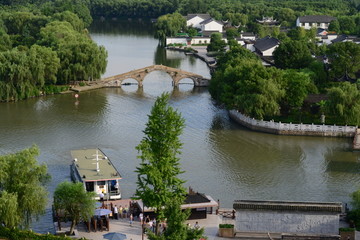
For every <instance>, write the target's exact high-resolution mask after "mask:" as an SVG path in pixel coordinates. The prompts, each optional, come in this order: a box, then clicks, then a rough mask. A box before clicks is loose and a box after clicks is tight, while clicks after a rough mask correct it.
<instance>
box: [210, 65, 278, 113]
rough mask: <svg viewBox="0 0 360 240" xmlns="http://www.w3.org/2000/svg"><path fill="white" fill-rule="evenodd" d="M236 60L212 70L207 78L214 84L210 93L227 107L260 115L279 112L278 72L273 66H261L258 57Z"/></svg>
mask: <svg viewBox="0 0 360 240" xmlns="http://www.w3.org/2000/svg"><path fill="white" fill-rule="evenodd" d="M236 62H237V63H238V64H236V65H235V66H231V64H228V65H226V67H224V68H221V69H224V70H222V71H216V73H215V75H214V76H213V78H212V80H211V81H214V85H216V86H217V90H216V91H214V89H215V88H214V86H212V87H211V89H212V91H210V93H211V94H212V96H213V97H214V98H216V99H217V100H218V101H220V102H222V103H224V104H225V105H226V106H227V108H230V109H237V110H240V111H241V112H242V113H244V114H246V115H248V116H251V117H255V118H258V119H263V118H264V116H266V115H277V114H279V113H280V111H279V109H280V105H279V102H280V99H281V98H282V97H283V96H284V94H285V92H284V90H283V89H282V87H281V72H280V71H279V70H277V69H275V68H265V67H264V66H263V65H262V64H261V62H260V61H258V60H253V59H238V60H236Z"/></svg>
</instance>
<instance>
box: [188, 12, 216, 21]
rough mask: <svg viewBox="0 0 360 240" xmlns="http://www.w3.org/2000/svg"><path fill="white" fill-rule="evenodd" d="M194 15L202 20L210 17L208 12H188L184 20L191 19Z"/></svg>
mask: <svg viewBox="0 0 360 240" xmlns="http://www.w3.org/2000/svg"><path fill="white" fill-rule="evenodd" d="M194 17H200V18H202V19H204V20H205V19H209V18H211V16H210V14H208V13H189V14H188V15H187V16H186V20H190V19H193V18H194Z"/></svg>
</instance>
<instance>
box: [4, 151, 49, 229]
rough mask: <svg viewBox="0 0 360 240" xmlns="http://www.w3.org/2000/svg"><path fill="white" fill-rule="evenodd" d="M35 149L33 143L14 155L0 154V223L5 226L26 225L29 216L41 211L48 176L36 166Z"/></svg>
mask: <svg viewBox="0 0 360 240" xmlns="http://www.w3.org/2000/svg"><path fill="white" fill-rule="evenodd" d="M38 155H39V149H38V148H37V147H36V146H33V147H31V148H28V149H24V150H22V151H19V152H17V153H15V154H9V155H5V156H0V222H2V223H4V224H5V225H6V226H7V227H14V226H18V225H20V226H22V227H25V228H27V227H29V226H30V224H31V222H32V219H33V218H34V217H35V218H37V217H39V216H40V215H42V214H44V213H45V207H46V204H47V194H48V193H47V191H46V189H45V186H44V185H45V184H46V182H47V180H48V179H49V176H48V174H47V168H46V166H45V165H44V164H42V165H39V164H38V163H37V161H36V156H38Z"/></svg>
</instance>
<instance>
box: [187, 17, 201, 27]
mask: <svg viewBox="0 0 360 240" xmlns="http://www.w3.org/2000/svg"><path fill="white" fill-rule="evenodd" d="M204 20H205V19H202V18H201V17H199V16H196V17H193V18H192V19H190V20H187V21H186V26H188V27H190V26H193V27H194V28H201V25H200V23H201V22H202V21H204Z"/></svg>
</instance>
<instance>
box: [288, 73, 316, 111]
mask: <svg viewBox="0 0 360 240" xmlns="http://www.w3.org/2000/svg"><path fill="white" fill-rule="evenodd" d="M284 78H285V81H286V87H285V91H286V95H285V98H284V99H285V101H286V102H287V104H288V105H289V106H290V107H291V108H299V107H301V106H302V105H303V103H304V100H305V98H306V97H307V95H308V89H309V86H310V84H311V80H310V77H309V75H308V74H306V73H303V72H297V71H295V70H292V69H291V70H286V71H285V72H284Z"/></svg>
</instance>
